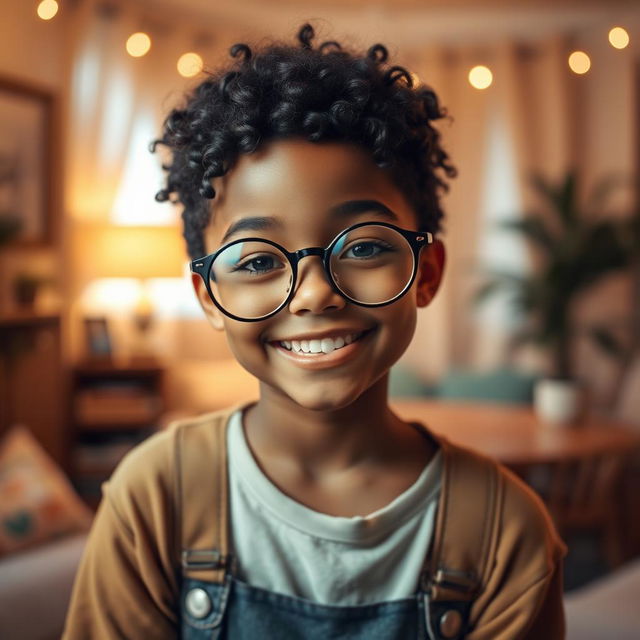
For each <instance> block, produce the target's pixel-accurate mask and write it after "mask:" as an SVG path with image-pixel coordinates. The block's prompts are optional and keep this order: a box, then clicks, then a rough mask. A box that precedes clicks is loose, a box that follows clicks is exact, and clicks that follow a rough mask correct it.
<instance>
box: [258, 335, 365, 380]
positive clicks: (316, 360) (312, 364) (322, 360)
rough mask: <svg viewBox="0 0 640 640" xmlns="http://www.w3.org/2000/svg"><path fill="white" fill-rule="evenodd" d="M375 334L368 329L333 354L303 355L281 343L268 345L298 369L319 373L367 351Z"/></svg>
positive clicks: (269, 343)
mask: <svg viewBox="0 0 640 640" xmlns="http://www.w3.org/2000/svg"><path fill="white" fill-rule="evenodd" d="M373 332H374V331H373V329H368V330H366V331H365V333H364V335H363V336H362V337H361V338H359V339H358V340H356V341H355V342H352V343H351V344H347V345H345V346H344V347H341V348H340V349H335V350H334V351H332V352H331V353H314V354H306V355H301V354H298V353H296V352H294V351H289V350H287V349H285V348H284V347H282V346H280V344H279V341H277V342H268V343H267V344H268V345H269V346H270V347H271V348H272V349H274V350H275V351H277V352H278V353H279V354H280V355H281V356H282V357H283V358H286V359H287V360H289V361H290V362H292V363H293V364H294V365H296V366H297V367H300V368H301V369H307V370H310V371H317V370H320V369H331V368H333V367H338V366H340V365H342V364H344V363H346V362H347V361H349V360H351V359H352V358H354V357H356V356H357V355H358V354H359V353H361V352H362V350H363V349H366V346H367V343H368V341H369V337H370V336H371V334H372V333H373ZM347 333H348V332H347ZM307 335H308V334H307ZM318 335H320V334H318ZM321 335H322V336H323V337H329V336H330V334H329V333H323V334H321ZM343 335H344V334H343ZM287 339H288V338H287ZM292 339H293V340H296V339H297V338H292ZM304 339H307V338H303V340H304ZM316 339H317V338H316Z"/></svg>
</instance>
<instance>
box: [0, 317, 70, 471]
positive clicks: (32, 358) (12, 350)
mask: <svg viewBox="0 0 640 640" xmlns="http://www.w3.org/2000/svg"><path fill="white" fill-rule="evenodd" d="M67 389H68V384H67V379H66V377H65V372H64V368H63V366H62V354H61V343H60V317H59V316H57V315H50V316H39V315H35V314H32V313H24V314H15V315H11V316H0V434H1V433H4V432H5V431H6V430H7V429H8V428H9V427H10V426H11V425H13V424H22V425H24V426H26V427H28V428H29V429H30V430H31V432H32V433H33V434H34V435H35V437H36V438H37V439H38V440H39V442H40V443H41V444H42V445H43V447H44V448H45V449H46V451H47V452H48V453H49V455H50V456H51V457H52V458H53V459H54V460H55V461H56V462H57V463H58V464H60V465H61V466H62V467H63V468H65V469H68V463H69V460H68V456H67V454H68V449H69V435H70V434H69V425H68V421H67V420H66V416H65V413H66V393H67Z"/></svg>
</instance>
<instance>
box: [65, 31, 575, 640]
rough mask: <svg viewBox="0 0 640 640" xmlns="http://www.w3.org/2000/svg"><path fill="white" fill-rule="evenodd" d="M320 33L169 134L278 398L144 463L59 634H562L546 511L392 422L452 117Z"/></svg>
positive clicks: (435, 267)
mask: <svg viewBox="0 0 640 640" xmlns="http://www.w3.org/2000/svg"><path fill="white" fill-rule="evenodd" d="M313 36H314V33H313V29H312V28H311V27H310V26H309V25H305V26H304V27H303V28H302V29H301V30H300V32H299V34H298V38H299V42H300V46H286V45H271V46H267V47H264V48H263V49H262V50H259V51H257V52H254V51H253V50H252V49H250V48H249V47H248V46H246V45H243V44H238V45H235V46H234V47H232V49H231V54H232V56H233V57H234V58H237V60H236V61H234V62H233V63H232V64H231V65H229V67H228V68H225V69H223V70H222V71H221V72H219V73H218V74H216V75H213V76H211V77H210V78H208V79H207V80H205V81H204V82H203V83H202V84H201V85H200V86H198V87H197V88H196V89H195V91H194V92H193V94H192V95H191V96H190V97H189V98H188V100H187V103H186V106H185V107H184V108H182V109H176V110H174V111H173V112H172V113H171V114H170V115H169V116H168V118H167V120H166V123H165V129H164V135H163V138H162V139H161V140H159V141H158V142H159V143H161V144H163V145H166V146H167V147H169V149H170V150H171V152H172V159H171V162H170V164H169V165H168V167H167V170H168V179H167V186H166V189H164V190H162V191H161V192H160V193H159V194H158V199H160V200H167V199H169V198H170V197H174V196H175V199H176V200H178V201H179V202H180V203H181V204H182V206H183V220H184V236H185V238H186V241H187V246H188V251H189V254H190V256H191V258H192V271H193V285H194V289H195V292H196V294H197V297H198V299H199V301H200V304H201V305H202V308H203V310H204V312H205V314H206V317H207V319H208V321H209V322H210V324H211V325H212V327H213V328H214V329H217V330H221V331H225V333H226V337H227V340H228V342H229V345H230V348H231V349H232V351H233V353H234V355H235V357H236V358H237V360H238V362H239V363H240V364H241V365H242V366H243V367H244V368H245V369H247V370H248V371H249V372H251V373H252V374H253V375H254V376H256V377H257V378H258V380H259V381H260V399H259V400H258V401H257V402H256V403H254V404H249V403H247V404H244V405H242V406H241V407H234V408H230V409H228V410H225V411H222V412H216V413H214V414H209V415H206V416H202V417H200V418H198V419H194V420H188V421H185V422H183V423H180V424H177V425H174V426H173V427H172V428H170V429H168V430H166V431H164V432H162V433H160V434H157V435H155V436H153V437H152V438H150V439H149V440H147V441H146V442H145V443H143V444H142V445H141V446H139V447H138V448H137V449H136V450H134V451H133V452H131V453H130V454H129V455H128V456H127V457H126V458H125V460H124V461H123V462H122V463H121V465H120V466H119V468H118V469H117V470H116V472H115V473H114V475H113V476H112V478H111V480H110V481H109V482H108V483H106V484H105V486H104V499H103V501H102V504H101V506H100V509H99V511H98V513H97V515H96V519H95V523H94V525H93V529H92V532H91V535H90V538H89V542H88V546H87V549H86V552H85V555H84V558H83V561H82V564H81V567H80V570H79V573H78V576H77V579H76V584H75V588H74V593H73V598H72V603H71V607H70V610H69V613H68V617H67V626H66V630H65V635H64V638H67V639H72V638H85V639H86V638H101V639H102V638H105V639H106V638H127V639H128V640H133V639H135V638H145V639H151V638H153V639H156V638H177V637H184V638H191V639H194V640H196V639H199V638H231V639H232V640H241V639H244V638H277V639H280V638H282V639H288V638H304V639H307V638H309V639H316V638H323V639H326V638H368V639H370V638H375V639H378V638H380V639H387V638H394V639H396V638H397V639H406V638H461V637H467V638H471V639H476V640H480V639H489V638H491V639H495V638H499V639H505V640H506V639H512V638H532V639H533V638H549V639H556V638H561V637H563V627H564V618H563V611H562V601H561V597H562V575H561V558H562V554H563V552H564V548H563V545H562V543H561V542H560V540H559V539H558V537H557V535H556V534H555V531H554V529H553V527H552V525H551V524H550V522H549V519H548V517H547V515H546V513H545V511H544V509H543V508H542V506H541V505H540V503H539V501H538V500H537V499H536V498H535V497H534V496H533V494H532V493H531V492H530V491H529V490H527V489H526V488H525V487H524V486H523V485H522V484H521V483H520V482H519V481H518V480H516V479H515V478H514V477H513V476H512V475H511V474H509V473H508V472H507V471H505V470H504V469H502V468H500V467H498V466H497V465H495V464H494V463H489V462H487V461H486V460H484V459H483V458H481V457H480V456H477V455H475V454H471V453H468V452H466V451H465V450H464V449H461V448H459V447H455V446H453V445H451V444H449V443H448V442H447V441H446V440H444V439H442V438H439V437H437V436H435V435H433V434H431V433H430V432H429V431H428V430H427V429H426V428H425V427H424V426H422V425H417V424H409V423H405V422H403V421H402V420H400V419H399V418H398V417H397V416H396V415H395V414H394V413H393V412H392V411H391V409H390V408H389V406H388V400H387V382H388V374H389V369H390V367H391V366H392V365H393V364H394V363H395V362H396V361H397V360H398V359H399V358H400V356H401V355H402V353H403V352H404V350H405V349H406V348H407V346H408V345H409V343H410V341H411V338H412V335H413V332H414V328H415V323H416V310H417V308H418V307H424V306H426V305H428V304H429V302H430V301H431V299H432V298H433V296H434V295H435V293H436V291H437V289H438V285H439V283H440V279H441V276H442V270H443V265H444V247H443V245H442V243H441V241H440V240H438V239H434V234H436V233H437V232H438V231H439V230H440V221H441V218H442V210H441V208H440V203H439V195H440V192H441V191H442V189H443V188H446V184H445V178H446V177H453V176H454V175H455V170H454V169H453V167H452V166H451V164H450V163H449V159H448V156H447V154H446V153H445V152H444V151H443V149H442V147H441V145H440V140H439V135H438V133H437V131H436V130H435V129H434V128H433V126H432V124H431V122H432V121H433V120H436V119H438V118H441V117H442V116H443V115H444V114H443V111H442V110H441V108H440V107H439V105H438V100H437V98H436V95H435V94H434V92H433V91H432V90H431V89H428V88H426V87H424V86H420V87H414V86H413V81H412V78H411V76H410V74H409V73H408V72H407V71H406V70H405V69H403V68H402V67H397V66H389V65H388V64H387V51H386V49H385V48H384V47H383V46H382V45H375V46H374V47H372V48H371V49H369V51H368V52H367V53H366V54H364V55H361V54H357V53H351V52H347V51H346V50H345V49H343V48H342V47H341V46H340V45H339V44H338V43H335V42H325V43H324V44H322V45H320V46H318V47H314V46H313ZM203 256H204V257H203ZM211 384H215V380H212V381H211ZM216 439H217V443H218V444H217V445H216ZM220 470H221V472H220V473H218V471H220ZM474 474H475V475H474ZM483 474H484V475H483ZM485 477H486V478H487V480H486V482H485V480H484V479H485ZM476 478H479V480H476ZM456 487H457V488H456ZM485 487H486V491H485ZM456 492H457V493H456ZM453 495H457V496H458V498H456V499H454V498H453V497H452V496H453ZM452 558H453V561H451V559H452Z"/></svg>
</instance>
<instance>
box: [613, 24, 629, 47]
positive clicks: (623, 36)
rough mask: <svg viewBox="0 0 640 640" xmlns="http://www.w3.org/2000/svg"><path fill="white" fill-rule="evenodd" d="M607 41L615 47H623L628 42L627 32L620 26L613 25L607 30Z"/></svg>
mask: <svg viewBox="0 0 640 640" xmlns="http://www.w3.org/2000/svg"><path fill="white" fill-rule="evenodd" d="M609 42H610V43H611V46H612V47H615V48H616V49H624V48H625V47H626V46H627V45H628V44H629V34H628V33H627V31H626V29H623V28H622V27H613V29H611V31H609Z"/></svg>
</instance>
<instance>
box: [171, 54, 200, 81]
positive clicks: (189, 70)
mask: <svg viewBox="0 0 640 640" xmlns="http://www.w3.org/2000/svg"><path fill="white" fill-rule="evenodd" d="M177 67H178V73H179V74H180V75H181V76H183V77H185V78H192V77H193V76H197V75H198V74H199V73H200V72H201V71H202V58H201V57H200V56H199V55H198V54H197V53H194V52H193V51H190V52H189V53H183V54H182V55H181V56H180V58H179V60H178V64H177Z"/></svg>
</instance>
